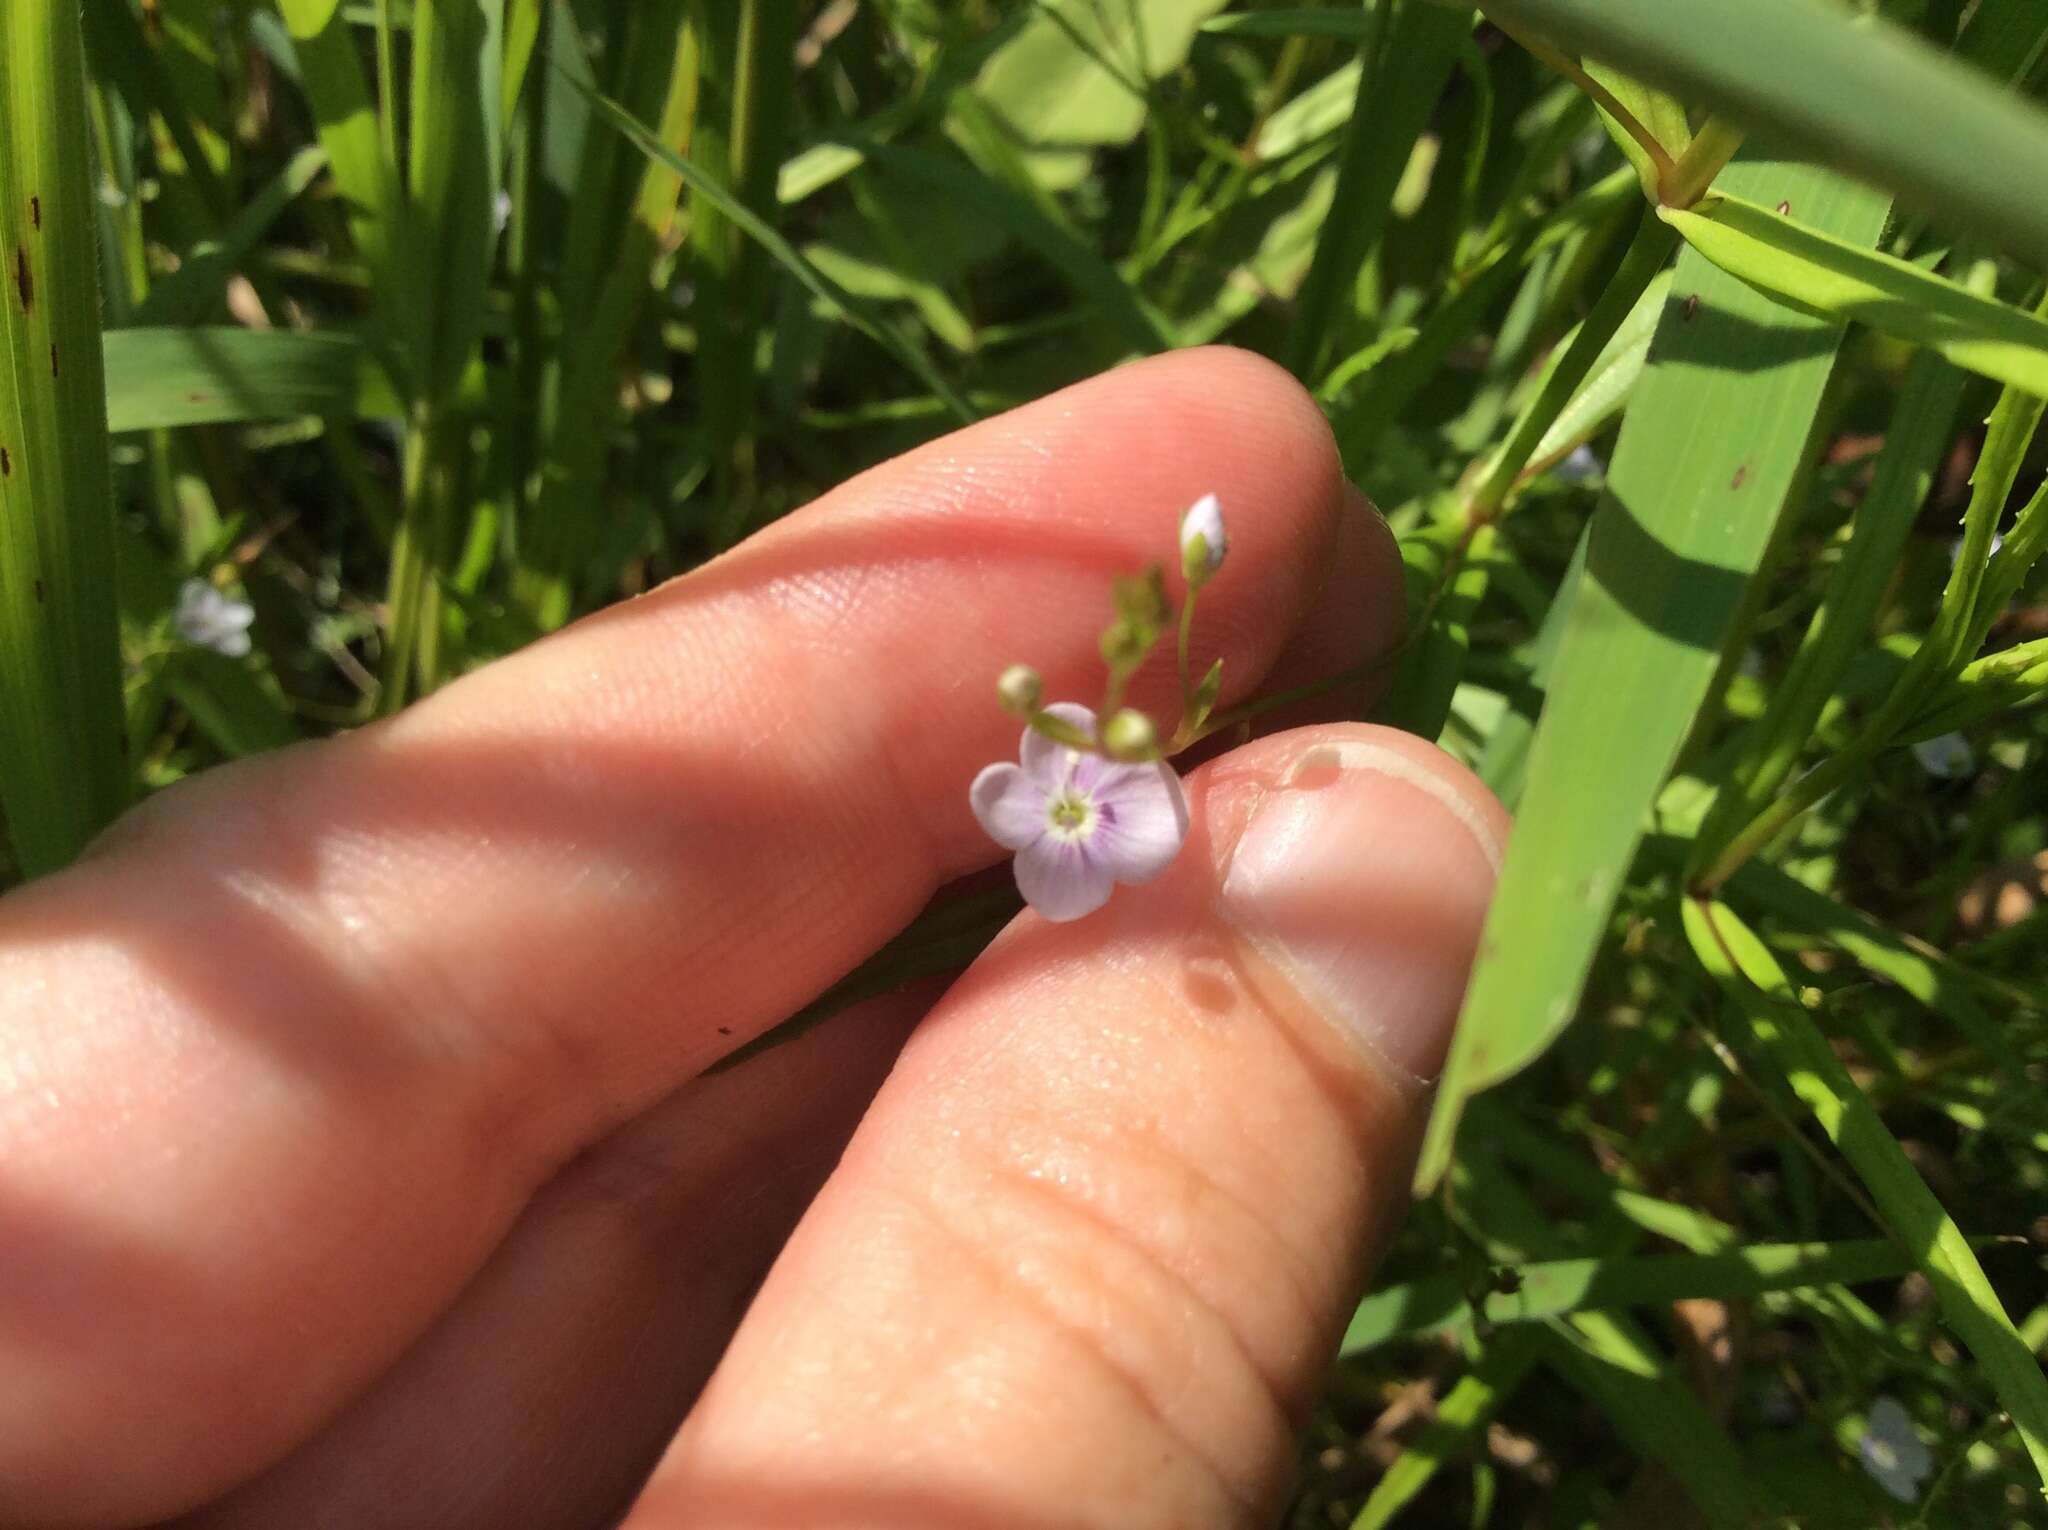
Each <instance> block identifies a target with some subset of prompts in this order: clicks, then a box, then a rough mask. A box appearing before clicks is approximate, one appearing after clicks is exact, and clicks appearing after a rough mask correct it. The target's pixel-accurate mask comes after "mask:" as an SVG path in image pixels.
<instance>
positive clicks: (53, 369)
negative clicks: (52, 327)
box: [50, 344, 57, 377]
mask: <svg viewBox="0 0 2048 1530" xmlns="http://www.w3.org/2000/svg"><path fill="white" fill-rule="evenodd" d="M50 375H51V376H52V377H55V376H56V375H57V347H56V346H55V345H54V344H53V345H52V346H51V347H50Z"/></svg>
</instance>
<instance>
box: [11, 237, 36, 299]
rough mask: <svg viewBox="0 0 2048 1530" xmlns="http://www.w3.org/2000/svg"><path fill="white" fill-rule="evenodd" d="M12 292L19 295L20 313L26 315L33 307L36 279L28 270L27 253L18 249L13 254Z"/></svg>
mask: <svg viewBox="0 0 2048 1530" xmlns="http://www.w3.org/2000/svg"><path fill="white" fill-rule="evenodd" d="M14 290H15V291H16V292H18V293H19V294H20V295H21V311H22V312H23V313H27V312H28V311H29V309H31V308H33V307H34V306H35V301H36V279H35V275H34V273H33V272H31V271H30V270H29V268H28V251H27V250H24V249H21V248H19V247H17V248H16V249H15V252H14Z"/></svg>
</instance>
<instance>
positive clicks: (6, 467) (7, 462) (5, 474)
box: [0, 446, 14, 478]
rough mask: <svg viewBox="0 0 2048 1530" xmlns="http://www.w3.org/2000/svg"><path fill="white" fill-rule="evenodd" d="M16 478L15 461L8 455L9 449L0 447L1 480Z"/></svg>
mask: <svg viewBox="0 0 2048 1530" xmlns="http://www.w3.org/2000/svg"><path fill="white" fill-rule="evenodd" d="M13 476H14V459H13V458H12V457H10V456H9V455H8V454H7V448H6V447H4V446H0V478H12V477H13Z"/></svg>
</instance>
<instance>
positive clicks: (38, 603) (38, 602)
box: [36, 579, 43, 605]
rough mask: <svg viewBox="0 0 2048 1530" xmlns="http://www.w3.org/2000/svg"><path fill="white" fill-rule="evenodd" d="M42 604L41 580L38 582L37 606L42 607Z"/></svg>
mask: <svg viewBox="0 0 2048 1530" xmlns="http://www.w3.org/2000/svg"><path fill="white" fill-rule="evenodd" d="M42 603H43V581H42V580H40V579H38V580H37V581H36V604H37V605H41V604H42Z"/></svg>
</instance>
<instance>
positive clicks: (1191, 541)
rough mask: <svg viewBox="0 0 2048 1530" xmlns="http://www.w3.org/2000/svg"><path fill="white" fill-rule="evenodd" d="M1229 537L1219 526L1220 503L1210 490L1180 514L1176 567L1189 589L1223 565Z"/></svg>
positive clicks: (1202, 581) (1220, 522)
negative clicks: (1178, 560) (1178, 549)
mask: <svg viewBox="0 0 2048 1530" xmlns="http://www.w3.org/2000/svg"><path fill="white" fill-rule="evenodd" d="M1229 550H1230V539H1229V537H1228V536H1227V535H1225V533H1224V530H1223V504H1222V501H1220V500H1219V499H1217V498H1216V496H1215V495H1213V494H1204V495H1203V496H1202V497H1201V498H1200V499H1198V500H1196V501H1195V502H1194V503H1193V504H1192V505H1190V506H1188V508H1187V513H1186V514H1185V515H1183V516H1181V518H1180V571H1181V573H1182V574H1183V575H1184V576H1185V577H1186V579H1187V582H1188V587H1189V588H1190V589H1195V588H1199V587H1200V586H1201V585H1202V584H1204V583H1206V582H1207V580H1208V578H1209V576H1210V575H1211V574H1213V573H1215V572H1216V570H1218V569H1219V568H1221V567H1223V555H1224V554H1225V553H1226V552H1228V551H1229Z"/></svg>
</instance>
